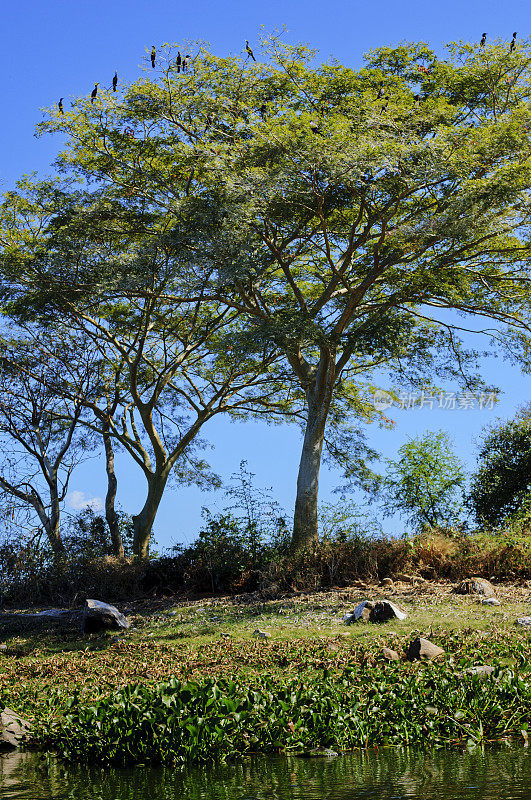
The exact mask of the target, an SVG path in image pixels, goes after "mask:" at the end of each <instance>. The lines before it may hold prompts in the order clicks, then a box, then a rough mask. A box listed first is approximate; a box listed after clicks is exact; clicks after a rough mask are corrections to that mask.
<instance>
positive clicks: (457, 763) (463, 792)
mask: <svg viewBox="0 0 531 800" xmlns="http://www.w3.org/2000/svg"><path fill="white" fill-rule="evenodd" d="M0 797H1V798H2V800H51V798H53V799H54V800H89V798H90V800H170V798H171V800H181V798H183V800H188V799H189V800H199V799H200V798H201V800H203V799H204V800H277V798H278V800H303V799H304V800H318V799H321V798H322V799H323V800H324V798H326V800H361V798H364V800H365V799H366V800H369V798H374V800H391V799H393V800H394V799H395V798H396V799H397V800H402V798H404V799H405V798H408V800H417V799H418V800H421V799H422V800H432V799H433V800H435V798H436V800H530V798H531V748H529V749H527V750H526V749H524V748H523V747H521V748H518V747H511V748H504V749H501V750H486V751H485V752H483V753H482V752H481V751H480V750H477V751H474V752H466V753H462V752H447V751H436V752H433V753H429V754H426V753H419V752H413V751H407V750H382V751H380V752H379V753H378V752H371V753H352V754H348V755H344V756H341V757H339V758H335V759H327V760H324V759H312V760H303V759H297V758H274V759H271V758H254V759H250V760H248V761H245V762H244V763H243V764H238V765H237V766H231V767H223V768H218V769H208V770H207V769H203V770H200V769H197V770H187V771H185V772H180V771H176V770H174V769H162V768H152V767H142V766H140V767H135V768H134V769H127V770H118V769H94V768H87V767H65V766H63V765H62V764H61V763H59V762H58V761H57V760H55V759H54V758H51V757H49V756H42V755H38V754H35V753H18V754H16V755H9V756H6V755H4V756H2V757H1V760H0Z"/></svg>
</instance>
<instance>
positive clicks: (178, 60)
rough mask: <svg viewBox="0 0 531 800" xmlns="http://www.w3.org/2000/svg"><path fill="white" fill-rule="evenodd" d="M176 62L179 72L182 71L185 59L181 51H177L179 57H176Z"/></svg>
mask: <svg viewBox="0 0 531 800" xmlns="http://www.w3.org/2000/svg"><path fill="white" fill-rule="evenodd" d="M175 63H176V65H177V72H180V71H181V64H182V63H183V60H182V58H181V53H180V52H178V53H177V58H176V59H175Z"/></svg>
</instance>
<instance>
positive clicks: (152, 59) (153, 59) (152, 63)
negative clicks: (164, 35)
mask: <svg viewBox="0 0 531 800" xmlns="http://www.w3.org/2000/svg"><path fill="white" fill-rule="evenodd" d="M156 55H157V51H156V50H155V45H153V47H152V48H151V66H152V67H153V69H155V57H156Z"/></svg>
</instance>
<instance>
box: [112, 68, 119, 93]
mask: <svg viewBox="0 0 531 800" xmlns="http://www.w3.org/2000/svg"><path fill="white" fill-rule="evenodd" d="M117 86H118V70H116V71H115V73H114V77H113V79H112V90H113V92H115V91H116V87H117Z"/></svg>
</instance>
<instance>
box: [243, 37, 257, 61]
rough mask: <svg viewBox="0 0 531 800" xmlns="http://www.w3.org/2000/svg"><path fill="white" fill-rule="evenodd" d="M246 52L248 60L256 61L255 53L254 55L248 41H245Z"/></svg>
mask: <svg viewBox="0 0 531 800" xmlns="http://www.w3.org/2000/svg"><path fill="white" fill-rule="evenodd" d="M245 52H246V53H247V58H252V59H253V61H256V58H255V57H254V53H253V51H252V50H251V48H250V46H249V41H248V39H246V40H245Z"/></svg>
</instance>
